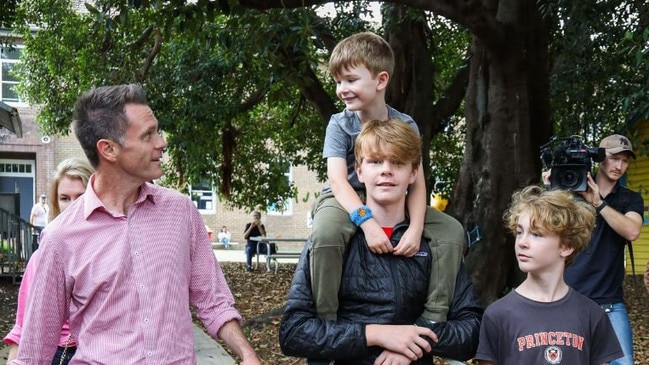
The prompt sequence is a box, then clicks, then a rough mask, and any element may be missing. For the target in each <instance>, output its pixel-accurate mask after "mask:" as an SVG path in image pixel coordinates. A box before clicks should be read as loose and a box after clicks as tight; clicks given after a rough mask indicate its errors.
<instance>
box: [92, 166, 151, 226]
mask: <svg viewBox="0 0 649 365" xmlns="http://www.w3.org/2000/svg"><path fill="white" fill-rule="evenodd" d="M94 181H95V174H92V175H91V176H90V179H88V186H87V187H86V192H85V193H84V194H83V196H82V198H83V203H84V208H83V209H84V210H83V217H84V219H86V220H87V219H88V217H89V216H90V215H91V214H92V213H93V212H94V211H95V210H98V209H100V210H103V211H104V212H107V213H109V214H112V213H110V212H109V211H108V209H106V207H105V206H104V203H103V202H102V201H101V199H99V197H98V196H97V193H96V192H95V189H94V188H93V187H92V185H93V182H94ZM156 195H157V194H156V189H155V185H153V184H151V183H144V184H142V185H141V186H140V192H139V194H138V197H137V199H135V202H134V203H133V205H137V204H140V203H142V202H144V201H145V200H149V201H150V202H151V203H153V204H155V197H156Z"/></svg>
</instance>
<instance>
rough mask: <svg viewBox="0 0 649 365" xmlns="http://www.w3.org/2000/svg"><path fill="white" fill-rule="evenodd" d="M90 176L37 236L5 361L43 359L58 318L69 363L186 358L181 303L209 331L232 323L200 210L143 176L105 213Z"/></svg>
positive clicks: (186, 327)
mask: <svg viewBox="0 0 649 365" xmlns="http://www.w3.org/2000/svg"><path fill="white" fill-rule="evenodd" d="M93 180H94V176H92V177H91V183H90V184H88V188H87V190H86V192H85V194H83V196H82V198H80V199H77V200H76V201H75V202H74V203H72V205H71V206H70V207H68V208H67V209H66V210H65V211H64V212H63V213H61V215H59V216H58V217H57V218H56V219H55V220H54V221H53V222H52V223H50V225H49V226H48V227H47V229H46V232H45V234H44V235H43V236H42V241H41V245H40V248H39V250H43V252H42V257H41V261H40V262H39V269H38V271H37V272H36V275H35V278H34V285H33V287H32V291H31V292H30V295H29V302H28V309H27V313H26V316H25V323H24V326H23V335H22V339H21V342H20V347H19V351H18V358H17V359H16V360H15V361H13V362H12V363H11V364H15V365H18V364H39V365H40V364H45V363H50V362H51V359H52V357H53V355H54V352H55V350H56V345H57V343H58V339H59V332H60V328H61V325H62V324H63V323H64V322H65V320H66V319H68V316H69V321H70V331H71V332H72V335H73V336H74V338H75V339H77V342H78V349H77V352H76V354H75V355H74V358H73V359H72V362H71V364H195V363H196V358H195V355H194V337H193V332H192V326H193V324H192V315H191V312H190V304H191V305H192V306H194V307H195V308H196V313H197V315H198V317H199V318H200V319H201V321H202V322H203V324H204V326H205V328H206V329H207V332H208V333H209V334H210V336H212V337H213V338H217V332H218V331H219V329H220V328H221V326H222V325H223V324H224V323H226V322H228V321H230V320H237V321H241V316H240V315H239V313H238V312H237V310H236V309H235V308H234V298H233V297H232V293H231V292H230V289H229V288H228V285H227V283H226V281H225V278H224V276H223V272H222V271H221V268H220V266H219V264H218V262H217V261H216V258H215V256H214V253H213V251H212V247H211V244H210V241H209V238H208V235H207V232H206V230H205V225H204V223H203V220H202V218H201V216H200V214H199V213H198V211H197V209H196V208H195V207H194V205H193V203H192V202H191V201H190V200H189V198H187V197H186V196H184V195H182V194H180V193H178V192H176V191H173V190H170V189H166V188H163V187H159V186H155V185H152V184H148V183H146V184H144V185H142V187H141V189H140V193H139V196H138V198H137V200H136V201H135V203H134V204H133V205H131V207H130V208H129V210H128V213H127V215H123V214H116V213H111V212H109V211H107V210H106V208H105V207H104V205H103V204H102V202H101V201H100V200H99V198H98V197H97V195H96V194H95V192H94V190H93V189H92V181H93Z"/></svg>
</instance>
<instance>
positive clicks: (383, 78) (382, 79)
mask: <svg viewBox="0 0 649 365" xmlns="http://www.w3.org/2000/svg"><path fill="white" fill-rule="evenodd" d="M376 79H377V80H378V81H379V84H378V85H377V86H376V88H377V89H379V90H383V89H385V88H387V87H388V81H390V74H389V73H387V72H386V71H381V72H379V74H378V75H376Z"/></svg>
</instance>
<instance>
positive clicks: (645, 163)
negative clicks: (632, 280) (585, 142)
mask: <svg viewBox="0 0 649 365" xmlns="http://www.w3.org/2000/svg"><path fill="white" fill-rule="evenodd" d="M626 134H627V137H629V139H630V140H631V143H633V151H634V152H635V153H636V157H637V159H636V160H635V161H634V160H631V163H630V164H629V169H628V170H627V186H628V188H629V189H631V190H634V191H639V192H640V193H641V194H642V198H643V199H644V217H643V218H644V224H643V226H642V232H641V233H640V238H638V239H637V240H636V241H634V242H633V254H634V261H635V271H636V274H642V273H643V272H644V269H645V266H646V265H647V262H648V261H649V156H647V154H646V153H643V152H642V151H643V150H645V148H644V145H643V144H642V141H649V121H648V120H646V119H641V120H638V121H637V122H635V123H634V124H633V126H631V128H630V129H629V132H628V133H626ZM626 272H627V273H629V274H631V273H632V266H631V257H630V255H629V254H628V252H627V255H626Z"/></svg>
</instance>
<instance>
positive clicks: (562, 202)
mask: <svg viewBox="0 0 649 365" xmlns="http://www.w3.org/2000/svg"><path fill="white" fill-rule="evenodd" d="M523 213H528V214H529V215H530V225H531V226H533V227H537V228H541V229H545V230H547V231H549V232H554V233H556V234H557V235H558V236H559V237H560V238H559V239H560V240H561V242H560V243H561V245H563V246H565V247H569V248H572V249H574V251H573V253H572V254H571V255H570V256H568V257H566V267H568V266H569V265H570V264H572V262H573V261H574V258H575V256H576V255H577V254H578V253H580V252H581V251H583V250H584V249H585V248H586V246H587V245H588V242H589V241H590V236H591V233H592V231H593V227H594V226H595V208H593V207H592V206H591V205H590V204H588V203H586V202H585V201H584V200H583V199H581V198H578V197H577V196H576V195H575V194H574V193H573V192H570V191H568V190H545V189H543V188H541V187H540V186H537V185H532V186H528V187H525V188H523V189H521V190H518V191H516V192H514V194H513V196H512V202H511V204H510V205H509V207H508V209H507V210H506V211H505V214H504V215H503V220H504V221H505V226H506V227H507V228H508V229H509V230H510V231H511V232H512V233H514V234H516V227H517V225H518V218H519V217H520V216H521V215H522V214H523Z"/></svg>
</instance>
